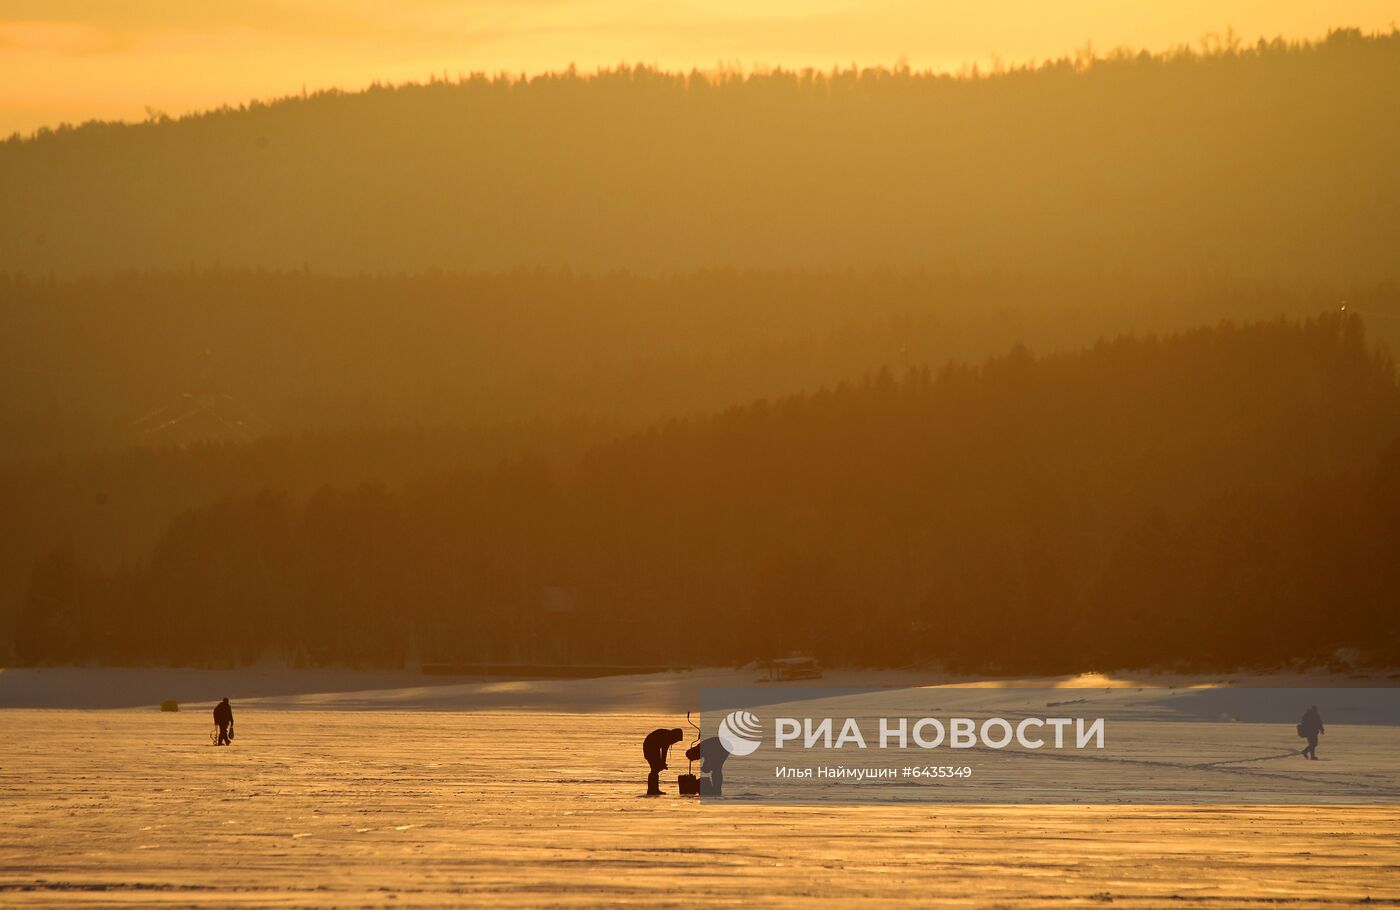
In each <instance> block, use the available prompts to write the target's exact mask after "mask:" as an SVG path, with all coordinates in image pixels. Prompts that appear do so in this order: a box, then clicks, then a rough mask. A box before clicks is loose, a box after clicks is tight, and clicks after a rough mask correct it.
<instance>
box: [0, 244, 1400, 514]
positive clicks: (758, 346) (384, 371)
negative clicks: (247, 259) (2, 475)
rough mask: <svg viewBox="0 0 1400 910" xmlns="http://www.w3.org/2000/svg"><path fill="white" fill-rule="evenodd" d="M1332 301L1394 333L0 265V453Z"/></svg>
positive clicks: (664, 407) (1193, 296) (1062, 339)
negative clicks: (84, 274)
mask: <svg viewBox="0 0 1400 910" xmlns="http://www.w3.org/2000/svg"><path fill="white" fill-rule="evenodd" d="M1342 306H1350V307H1351V308H1352V309H1353V311H1360V312H1364V313H1375V314H1380V318H1377V319H1376V320H1374V321H1373V323H1372V326H1373V329H1372V330H1373V331H1375V330H1380V331H1382V332H1388V333H1389V334H1388V335H1384V336H1382V337H1381V338H1380V340H1382V341H1385V342H1389V343H1390V345H1391V347H1392V348H1393V349H1394V348H1397V347H1400V289H1397V288H1396V285H1395V283H1394V282H1393V281H1386V282H1376V283H1326V282H1308V283H1298V284H1292V283H1288V282H1284V281H1279V280H1260V281H1254V280H1243V279H1238V278H1230V277H1229V276H1228V275H1219V274H1208V273H1200V274H1185V273H1183V274H1180V275H1176V276H1174V277H1173V278H1171V279H1165V278H1148V277H1146V276H1142V275H1132V274H1128V273H1110V272H1094V273H1086V274H1083V275H1067V274H1062V275H1057V276H1049V275H1027V274H1013V273H997V272H993V271H984V272H981V273H977V274H971V273H961V274H960V273H956V272H953V273H948V274H942V275H934V274H897V273H893V272H831V271H824V272H808V273H803V272H784V271H773V270H770V271H748V272H742V271H735V270H718V271H710V272H687V273H684V274H675V275H665V276H644V275H638V274H628V273H622V272H615V273H610V274H605V275H586V274H580V273H574V272H570V271H564V270H521V271H516V272H508V273H504V274H494V275H484V274H483V275H477V274H446V273H442V274H422V275H382V276H368V275H361V276H355V277H337V276H326V275H316V274H313V273H303V272H300V271H295V272H264V271H234V270H218V269H215V270H208V271H193V272H162V273H128V274H123V275H116V276H109V277H104V278H86V279H73V280H63V279H56V278H43V279H34V278H25V277H22V276H17V275H9V276H6V275H3V274H0V380H2V381H0V461H4V460H7V459H11V458H28V459H43V458H46V457H50V456H54V455H60V454H61V455H66V456H83V455H86V454H88V453H92V452H100V451H104V450H113V451H115V450H122V449H126V448H130V447H133V446H141V447H150V448H159V447H162V446H172V445H183V444H188V443H191V442H196V441H207V440H211V439H212V440H219V439H224V440H232V441H246V440H249V439H252V438H255V437H264V436H294V435H296V434H299V433H302V432H306V431H310V432H318V433H320V432H338V431H346V430H366V429H376V430H377V429H384V428H390V427H490V426H494V425H498V424H510V423H519V422H521V421H534V420H540V419H543V420H547V421H551V422H566V421H572V420H577V419H588V420H611V421H621V422H628V423H632V424H634V425H636V424H644V423H649V422H651V421H654V420H658V419H667V418H670V417H674V416H678V415H685V414H693V413H696V412H700V411H708V410H714V409H717V408H722V407H727V406H729V405H731V404H734V403H736V402H744V401H750V400H753V399H756V398H777V397H782V396H786V395H790V394H794V393H797V392H801V391H806V390H811V389H816V388H818V387H820V386H822V385H831V384H834V383H837V382H840V381H842V380H845V379H849V378H851V377H855V376H859V375H861V373H862V372H864V371H865V370H868V369H871V368H873V367H877V366H879V365H881V364H889V365H890V366H891V368H893V369H895V370H903V369H906V368H908V367H909V366H912V365H915V364H921V363H931V364H941V363H944V362H947V361H950V360H956V361H973V362H975V361H979V360H981V359H983V358H985V357H988V356H990V355H992V354H997V353H1001V352H1004V351H1006V350H1007V349H1008V348H1009V347H1011V345H1013V344H1015V343H1017V342H1021V343H1024V344H1026V345H1028V346H1030V347H1031V348H1032V349H1033V350H1035V351H1036V352H1037V353H1041V354H1051V353H1055V352H1058V351H1068V350H1076V349H1079V348H1082V347H1084V346H1085V345H1089V344H1092V343H1093V342H1094V341H1095V340H1096V339H1098V338H1101V337H1114V336H1117V335H1120V334H1125V333H1139V334H1141V333H1145V332H1154V331H1155V332H1163V331H1175V330H1181V329H1185V328H1189V327H1192V326H1197V325H1203V324H1209V323H1211V322H1215V321H1217V320H1220V319H1233V320H1235V321H1250V320H1258V319H1265V318H1272V317H1275V316H1293V317H1301V316H1305V315H1311V314H1314V313H1317V312H1319V311H1322V310H1327V309H1340V308H1341V307H1342ZM384 479H386V480H390V479H392V478H384ZM164 517H168V515H167V516H164Z"/></svg>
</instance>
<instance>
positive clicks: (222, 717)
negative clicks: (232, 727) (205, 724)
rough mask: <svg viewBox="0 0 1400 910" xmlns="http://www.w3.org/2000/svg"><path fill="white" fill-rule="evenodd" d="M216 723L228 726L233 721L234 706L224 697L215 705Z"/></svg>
mask: <svg viewBox="0 0 1400 910" xmlns="http://www.w3.org/2000/svg"><path fill="white" fill-rule="evenodd" d="M214 723H216V724H218V725H219V726H221V727H227V726H228V725H229V724H231V723H233V706H231V705H230V704H229V703H228V699H224V700H223V701H221V702H219V703H218V704H217V705H215V706H214Z"/></svg>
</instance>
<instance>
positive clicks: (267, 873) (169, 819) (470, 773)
mask: <svg viewBox="0 0 1400 910" xmlns="http://www.w3.org/2000/svg"><path fill="white" fill-rule="evenodd" d="M26 672H28V671H26ZM47 672H48V673H49V676H48V677H47V679H49V680H50V681H55V682H56V681H58V680H60V679H61V678H62V672H63V671H47ZM70 672H72V673H85V674H89V675H88V676H86V677H84V678H83V679H84V680H85V681H86V682H89V683H93V682H100V681H101V680H102V679H104V678H105V679H106V680H107V681H108V684H109V685H108V688H109V689H113V688H121V687H122V686H129V684H130V683H131V682H132V681H133V680H135V679H138V678H139V679H148V678H149V673H148V672H147V671H127V672H128V675H126V676H123V675H122V671H70ZM170 673H171V675H168V676H165V677H158V678H160V679H163V680H164V682H165V683H168V684H171V685H169V686H167V688H179V685H185V686H187V687H189V688H192V689H193V688H198V685H203V686H205V687H206V688H210V689H214V688H215V687H218V688H228V689H230V691H228V692H223V691H209V692H207V693H205V694H203V695H202V696H200V697H202V698H203V699H204V700H203V701H202V702H200V703H198V704H193V703H190V704H186V705H185V706H184V710H182V711H180V712H179V713H161V712H159V711H157V710H156V709H155V708H154V707H122V708H107V709H100V710H99V709H90V708H68V709H58V708H19V707H14V705H17V704H26V703H33V702H34V701H35V700H36V698H37V696H35V695H34V694H33V693H35V692H43V691H55V690H56V689H51V690H44V689H43V688H42V687H39V688H34V681H33V678H26V677H24V676H23V674H19V675H16V674H15V671H6V672H5V673H4V674H3V675H0V805H3V808H4V812H3V820H4V825H3V827H0V906H5V907H11V906H13V907H31V906H34V907H37V906H60V905H87V906H104V907H105V906H123V905H130V906H138V905H139V906H150V905H161V906H192V905H194V906H209V907H229V906H234V907H237V906H247V907H255V906H256V907H267V906H272V907H301V906H338V907H386V906H393V907H427V906H460V905H464V904H492V905H497V906H510V907H552V906H570V907H573V906H601V905H638V906H647V907H695V906H745V907H748V906H774V907H792V906H797V907H801V906H818V905H820V906H823V907H827V906H843V905H865V906H871V907H890V906H911V907H913V906H920V907H922V906H930V905H944V906H960V907H987V906H1005V907H1057V908H1058V907H1081V906H1083V907H1089V906H1093V907H1098V906H1105V905H1107V904H1108V902H1109V901H1112V904H1113V906H1116V907H1149V906H1150V907H1160V906H1171V907H1199V906H1206V907H1219V908H1238V907H1277V906H1288V907H1336V906H1346V905H1366V906H1375V905H1380V906H1385V905H1392V906H1393V905H1397V904H1400V838H1397V837H1396V832H1397V831H1400V807H1395V806H1342V807H1336V806H1334V807H1324V808H1319V807H1305V806H1268V807H1241V806H1214V807H1179V806H1114V807H1103V806H1068V805H1060V806H1033V807H1002V806H973V805H928V804H907V805H894V806H888V805H877V806H841V805H816V806H772V805H760V804H754V803H746V802H745V801H743V800H731V801H726V802H721V803H713V802H710V803H706V804H704V805H702V804H700V803H699V802H698V801H694V800H684V799H681V798H679V797H676V796H673V795H671V796H666V797H664V798H661V799H643V798H639V797H640V794H641V793H642V791H643V788H644V777H645V765H644V763H643V762H642V758H641V755H640V748H639V743H640V740H641V738H642V736H643V735H644V734H645V733H646V732H647V731H648V730H650V729H651V728H653V727H655V726H661V725H666V726H671V725H681V724H683V722H684V712H683V711H681V713H680V715H679V717H678V716H677V715H676V713H675V708H676V705H675V704H674V703H673V702H672V701H671V698H672V695H671V694H668V693H674V692H675V691H676V689H675V686H676V684H677V682H678V680H666V679H659V680H658V679H653V678H636V679H630V680H627V679H624V680H615V681H614V680H598V681H581V682H573V683H566V682H549V683H539V684H536V683H526V682H521V681H513V682H511V681H481V682H475V683H469V682H454V683H452V684H451V685H449V686H447V687H423V686H422V682H421V678H420V679H419V680H418V681H417V683H416V684H412V685H406V684H403V683H411V682H412V681H411V680H398V679H389V678H384V679H377V680H372V681H369V683H368V684H369V687H370V689H369V690H368V691H361V692H358V693H357V692H355V691H354V690H353V683H351V684H349V685H347V686H346V687H343V688H340V689H338V690H336V691H338V692H339V693H340V694H338V695H337V694H327V693H329V692H331V691H332V690H331V689H330V688H327V687H324V686H321V685H320V683H324V682H325V680H320V681H319V682H312V683H307V684H303V685H300V686H298V685H296V684H293V683H286V682H279V683H277V684H276V685H272V684H268V685H267V686H266V687H265V690H266V691H263V692H262V694H261V696H260V697H259V695H258V693H257V692H253V691H247V690H239V689H238V685H239V682H238V674H231V675H225V676H218V677H214V678H212V679H210V678H205V681H204V682H203V683H198V685H197V682H198V680H199V679H200V678H201V677H199V675H198V674H196V673H193V672H192V671H170ZM143 674H145V675H143ZM182 674H183V675H182ZM178 680H184V682H183V683H178V682H177V681H178ZM681 681H683V680H681ZM386 682H388V683H394V682H398V683H400V685H399V686H397V687H394V686H389V685H384V686H381V684H382V683H386ZM692 682H693V680H692ZM846 682H847V681H844V680H843V681H842V683H843V684H845V683H846ZM706 684H712V683H711V682H710V681H707V682H706ZM713 684H723V683H721V682H715V683H713ZM852 684H861V685H865V684H868V682H866V681H861V682H859V683H852ZM896 684H900V685H902V684H905V681H904V680H898V681H897V683H896ZM244 685H246V686H248V688H256V687H255V686H252V684H251V683H247V682H246V681H245V683H244ZM74 686H75V689H76V688H78V684H74ZM26 687H28V688H26ZM318 687H321V688H326V693H316V692H312V691H297V690H298V689H305V690H310V689H315V688H318ZM502 687H504V688H502ZM56 688H57V689H61V688H62V687H61V686H58V687H56ZM420 689H421V691H419V690H420ZM453 689H456V692H455V694H450V690H453ZM274 690H275V691H274ZM430 690H432V691H430ZM26 692H29V693H30V694H29V695H25V693H26ZM565 692H572V693H574V696H573V697H574V698H575V699H576V703H575V702H569V700H568V699H567V698H563V693H565ZM590 692H591V693H593V695H594V696H595V698H594V699H591V700H590V698H589V697H588V693H590ZM551 693H553V696H551ZM171 694H172V695H175V694H176V693H171ZM223 694H228V695H230V696H232V697H233V698H234V707H235V711H236V715H237V734H238V735H237V739H236V740H235V742H234V745H233V746H232V747H230V748H214V747H213V746H211V745H210V743H209V736H208V734H209V731H210V727H211V722H210V719H209V710H210V708H211V707H212V701H213V700H214V699H216V698H217V697H219V696H220V695H223ZM104 697H106V698H107V699H108V702H107V703H112V701H113V700H115V701H116V702H117V703H120V702H121V700H122V699H121V698H117V697H116V696H115V695H113V693H111V692H110V691H109V692H108V693H106V695H105V696H104ZM126 697H130V696H126ZM180 697H192V696H190V695H189V694H185V695H183V696H180ZM551 697H554V698H555V700H556V701H558V702H559V703H558V704H557V705H556V706H553V707H551V705H550V704H548V702H549V701H550V699H551ZM627 697H635V698H636V699H637V701H635V702H633V703H632V704H633V708H632V710H627V709H626V703H627ZM54 700H57V701H63V700H64V699H54ZM158 700H159V699H158V698H152V699H151V703H152V704H153V703H154V702H155V701H158ZM483 703H484V704H483ZM347 708H349V709H350V710H347ZM429 708H435V710H429ZM1325 754H1326V753H1325V752H1324V755H1325ZM672 764H673V771H672V772H670V773H668V775H666V777H665V782H666V786H667V788H668V790H669V791H670V792H672V793H674V776H673V773H674V769H675V767H676V765H677V764H678V763H677V762H675V761H673V763H672ZM1304 764H1306V763H1304V762H1301V761H1300V762H1299V765H1300V766H1301V765H1304ZM1314 764H1321V763H1314ZM1368 901H1369V903H1367V902H1368Z"/></svg>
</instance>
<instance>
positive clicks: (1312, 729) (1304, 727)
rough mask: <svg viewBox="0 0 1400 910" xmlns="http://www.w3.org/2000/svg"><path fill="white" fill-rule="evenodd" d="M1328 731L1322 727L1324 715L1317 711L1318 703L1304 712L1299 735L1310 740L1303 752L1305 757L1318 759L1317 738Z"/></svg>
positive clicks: (1299, 725)
mask: <svg viewBox="0 0 1400 910" xmlns="http://www.w3.org/2000/svg"><path fill="white" fill-rule="evenodd" d="M1326 732H1327V731H1326V730H1324V729H1323V727H1322V715H1321V714H1319V713H1317V705H1313V706H1312V707H1311V708H1308V710H1306V711H1304V712H1303V719H1302V720H1301V721H1299V723H1298V735H1299V736H1301V737H1303V738H1304V739H1306V740H1307V741H1308V745H1307V748H1305V749H1303V752H1302V755H1303V757H1304V758H1310V759H1312V760H1313V761H1317V738H1318V737H1319V736H1321V735H1322V734H1323V733H1326Z"/></svg>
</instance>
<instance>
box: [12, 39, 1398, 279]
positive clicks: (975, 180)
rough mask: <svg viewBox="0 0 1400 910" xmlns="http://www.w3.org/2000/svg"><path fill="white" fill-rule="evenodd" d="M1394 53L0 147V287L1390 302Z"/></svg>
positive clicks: (824, 87) (438, 108)
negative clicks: (1273, 281)
mask: <svg viewBox="0 0 1400 910" xmlns="http://www.w3.org/2000/svg"><path fill="white" fill-rule="evenodd" d="M1397 83H1400V31H1395V30H1392V31H1391V32H1389V33H1382V34H1375V35H1365V34H1361V33H1360V32H1357V31H1355V30H1337V31H1334V32H1332V33H1330V34H1329V35H1328V36H1327V37H1326V38H1324V39H1321V40H1318V41H1303V42H1290V41H1285V40H1281V39H1276V40H1272V41H1264V40H1260V41H1259V42H1257V43H1255V44H1247V45H1240V44H1223V45H1221V46H1219V47H1217V48H1214V49H1212V50H1209V51H1207V52H1192V51H1186V50H1177V51H1172V52H1169V53H1163V54H1149V53H1129V52H1119V53H1113V54H1109V55H1107V56H1101V57H1083V58H1080V59H1077V60H1076V59H1061V60H1054V61H1049V62H1045V63H1040V64H1036V65H1031V66H1025V67H1017V68H1012V69H1009V70H1006V71H1001V72H994V73H984V74H975V75H974V74H967V75H963V76H949V75H939V74H934V73H924V72H914V71H911V70H909V69H908V68H907V67H895V68H865V69H855V68H852V69H841V70H834V71H830V72H814V71H803V72H791V71H782V70H776V71H760V72H754V73H749V74H743V73H735V72H716V73H699V72H692V73H669V72H659V71H656V70H653V69H649V68H647V67H628V66H623V67H619V68H617V69H614V70H609V71H604V72H600V73H597V74H580V73H577V72H574V71H572V70H570V71H568V72H564V73H556V74H550V75H542V76H537V77H532V78H521V77H516V76H511V75H500V76H487V75H482V74H475V75H465V76H463V77H462V78H460V79H443V80H435V81H433V82H430V83H428V84H418V85H404V86H398V87H388V86H375V87H373V88H370V89H368V90H366V91H363V92H356V93H345V92H339V91H323V92H317V93H314V94H311V95H306V96H299V97H290V98H284V99H279V100H272V101H267V102H253V103H249V104H246V105H240V106H239V107H237V108H232V107H227V108H223V109H219V110H213V111H209V112H205V113H201V114H196V115H191V116H188V117H181V118H179V119H171V118H168V117H163V116H159V115H154V116H152V117H151V119H150V120H149V121H148V122H145V123H137V124H115V123H98V122H93V123H86V124H82V125H78V126H72V125H62V126H60V127H59V128H57V129H44V130H41V131H39V132H38V133H37V134H35V135H33V136H29V137H21V136H15V137H13V138H11V139H10V140H8V141H5V142H0V270H6V271H12V272H16V271H17V272H23V273H26V274H30V275H36V276H37V275H42V274H46V273H48V272H51V271H52V272H58V273H62V274H69V275H81V274H92V273H110V272H113V271H120V270H126V269H172V268H173V269H183V268H187V267H194V268H206V267H212V266H219V265H223V266H232V267H246V268H259V267H261V268H274V269H299V268H303V267H306V268H309V269H310V270H312V271H317V272H333V273H340V274H349V273H359V272H374V273H385V272H398V271H408V272H417V271H422V270H426V269H431V268H434V267H437V268H442V269H448V270H467V271H487V272H494V271H501V270H508V269H511V268H515V267H518V266H536V265H542V266H548V267H560V266H565V265H568V266H572V267H574V268H577V269H581V270H586V271H591V272H599V271H606V270H608V269H616V268H631V269H639V270H643V271H647V272H651V273H663V272H668V271H686V270H692V269H696V268H707V267H759V268H782V267H794V268H802V267H806V268H822V269H833V268H835V269H842V268H855V269H870V268H879V267H889V268H895V269H899V270H903V271H915V270H919V269H924V270H929V271H953V270H955V269H958V268H960V267H963V266H964V265H965V264H967V263H977V264H978V266H979V267H981V268H986V269H1003V270H1006V271H1012V272H1034V273H1055V272H1058V271H1069V272H1076V273H1078V272H1085V271H1091V270H1095V269H1105V270H1108V271H1112V272H1117V271H1123V270H1128V271H1138V272H1142V273H1148V274H1173V273H1177V272H1180V271H1183V270H1186V271H1191V270H1196V271H1199V270H1205V269H1211V270H1217V271H1227V272H1230V273H1233V274H1238V275H1244V276H1251V277H1260V276H1281V277H1286V278H1297V277H1304V278H1306V279H1308V280H1322V281H1328V282H1335V281H1349V280H1359V281H1372V282H1374V281H1377V280H1381V279H1384V278H1387V277H1394V273H1393V265H1394V238H1395V237H1396V236H1398V235H1400V210H1397V209H1396V207H1395V206H1394V205H1393V204H1391V203H1390V200H1393V199H1395V198H1396V196H1397V193H1398V192H1400V93H1397V92H1396V91H1395V90H1394V87H1395V85H1396V84H1397Z"/></svg>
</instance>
